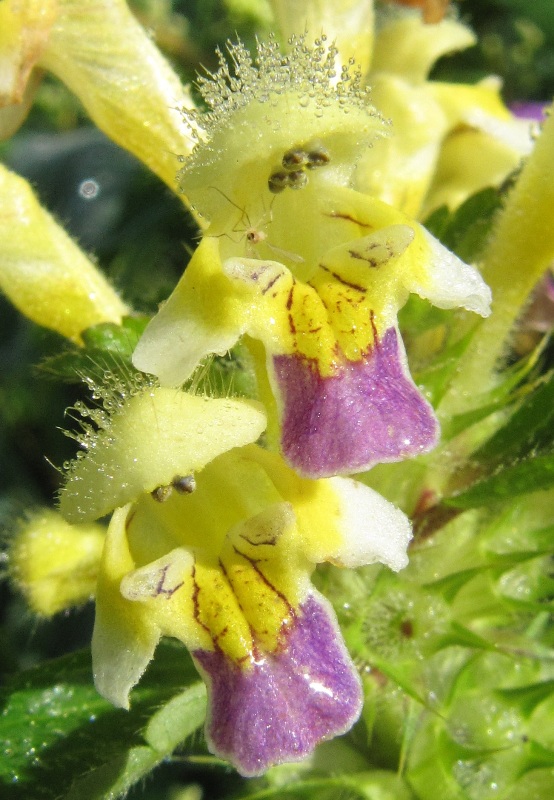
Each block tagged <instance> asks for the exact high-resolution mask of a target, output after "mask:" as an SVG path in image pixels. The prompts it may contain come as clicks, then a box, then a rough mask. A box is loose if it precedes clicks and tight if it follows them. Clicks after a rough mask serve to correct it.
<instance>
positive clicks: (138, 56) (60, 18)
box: [0, 0, 193, 189]
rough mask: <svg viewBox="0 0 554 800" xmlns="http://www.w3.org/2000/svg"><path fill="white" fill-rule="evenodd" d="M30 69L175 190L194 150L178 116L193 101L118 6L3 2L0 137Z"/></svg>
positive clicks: (88, 1) (120, 0)
mask: <svg viewBox="0 0 554 800" xmlns="http://www.w3.org/2000/svg"><path fill="white" fill-rule="evenodd" d="M32 67H36V68H37V69H39V68H40V69H43V70H48V71H50V72H52V73H53V74H54V75H56V76H57V77H58V78H59V79H60V80H61V81H63V82H64V83H66V84H67V86H68V87H69V88H70V89H71V90H72V91H73V92H74V93H75V95H76V96H77V97H78V98H79V99H80V100H81V102H82V103H83V105H84V107H85V109H86V110H87V112H88V113H89V114H90V116H91V118H92V120H93V122H94V123H95V124H96V125H97V126H98V127H99V128H100V129H101V130H103V131H104V132H105V133H106V134H107V135H108V136H109V137H110V138H112V139H113V140H114V141H115V142H117V143H118V144H119V145H121V146H122V147H124V148H126V149H127V150H129V151H130V152H131V153H133V154H134V155H136V156H137V157H138V158H140V159H141V160H142V161H143V162H144V163H145V164H147V166H148V167H150V169H151V170H152V171H153V172H155V173H156V174H157V175H158V176H159V177H160V178H161V179H162V180H164V181H165V182H166V184H167V185H168V186H169V187H170V188H172V189H174V187H175V173H176V171H177V168H178V157H179V156H182V155H186V154H187V153H189V152H190V150H191V149H192V145H193V139H192V136H191V133H192V132H191V129H190V127H189V126H188V125H187V124H186V122H185V121H184V119H183V116H182V114H181V109H182V108H183V107H186V108H191V107H192V100H191V98H190V94H189V92H188V90H187V89H186V88H185V87H184V86H183V85H182V84H181V82H180V80H179V78H178V77H177V75H176V74H175V73H174V72H173V70H172V68H171V67H170V66H169V64H168V63H167V62H166V60H165V59H164V58H163V56H162V55H161V54H160V52H159V51H158V49H157V48H156V47H155V45H154V44H153V42H152V41H151V39H150V38H149V37H148V35H147V33H146V32H145V31H144V29H143V28H142V27H141V26H140V25H139V23H138V22H137V21H136V19H135V18H134V16H133V15H132V13H131V12H130V10H129V8H128V6H127V3H126V2H125V1H124V0H46V1H44V0H29V2H18V1H17V0H3V2H2V3H1V4H0V137H2V136H6V135H10V133H12V132H13V128H14V113H15V114H16V116H17V111H18V109H14V108H13V106H11V107H10V105H9V104H13V103H20V102H21V101H22V100H23V99H25V98H24V95H23V93H24V87H25V84H26V81H27V80H28V78H29V76H30V74H31V68H32ZM3 83H8V89H7V90H4V91H3V92H2V84H3ZM2 95H3V97H2ZM2 100H3V102H2ZM3 104H5V105H6V106H7V107H6V108H5V109H2V105H3ZM26 105H27V107H28V105H29V103H28V102H27V103H26ZM6 115H9V120H7V121H6V119H5V117H6ZM3 118H4V119H3ZM22 118H23V114H22V113H20V114H19V115H18V121H19V122H21V121H22Z"/></svg>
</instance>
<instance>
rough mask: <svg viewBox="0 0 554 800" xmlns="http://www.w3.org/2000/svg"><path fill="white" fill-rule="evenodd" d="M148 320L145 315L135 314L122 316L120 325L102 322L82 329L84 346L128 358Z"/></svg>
mask: <svg viewBox="0 0 554 800" xmlns="http://www.w3.org/2000/svg"><path fill="white" fill-rule="evenodd" d="M149 321H150V318H149V317H147V316H136V317H124V318H123V320H122V322H121V325H115V324H114V323H113V322H102V323H100V324H99V325H93V327H92V328H87V330H86V331H83V334H82V338H83V342H84V344H85V347H86V348H90V349H97V350H107V351H109V352H111V353H119V354H120V355H122V356H127V357H128V358H130V357H131V354H132V352H133V350H134V349H135V347H136V345H137V342H138V340H139V339H140V337H141V336H142V334H143V332H144V329H145V328H146V325H147V324H148V322H149Z"/></svg>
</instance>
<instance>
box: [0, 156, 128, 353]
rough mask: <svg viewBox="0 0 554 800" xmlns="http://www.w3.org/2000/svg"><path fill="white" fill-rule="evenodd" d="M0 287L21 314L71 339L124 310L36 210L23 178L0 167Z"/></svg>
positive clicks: (89, 266) (116, 317)
mask: <svg viewBox="0 0 554 800" xmlns="http://www.w3.org/2000/svg"><path fill="white" fill-rule="evenodd" d="M0 289H1V290H2V291H3V292H4V293H5V294H6V295H7V297H8V298H9V299H10V300H11V302H12V303H13V304H14V305H15V306H16V307H17V308H18V309H19V310H20V311H21V312H22V313H23V314H25V315H26V316H28V317H29V318H30V319H32V320H33V322H36V323H38V324H39V325H44V327H46V328H50V329H52V330H54V331H57V332H58V333H61V334H62V335H63V336H67V337H68V338H69V339H73V340H74V341H77V342H78V341H80V333H81V332H82V331H83V330H85V328H88V327H90V326H91V325H97V324H98V323H100V322H115V323H117V324H119V323H120V322H121V317H122V316H123V315H124V314H126V313H128V308H127V306H126V305H125V304H124V303H123V302H122V301H121V300H120V299H119V297H118V296H117V294H116V293H115V291H114V290H113V289H112V288H111V286H110V285H109V283H108V281H107V280H106V278H105V277H104V276H103V275H102V273H101V272H100V271H99V270H98V269H97V268H96V266H95V265H94V264H93V263H92V261H90V260H89V259H88V258H87V257H86V255H85V254H84V253H83V252H82V251H81V250H80V249H79V247H77V245H76V244H75V243H74V242H73V241H72V240H71V239H70V238H69V236H68V235H67V234H66V233H65V231H64V230H63V229H62V228H61V227H60V226H59V225H58V224H57V222H55V220H54V219H53V218H52V217H51V216H50V214H48V212H47V211H46V210H45V209H44V208H42V206H41V205H40V203H39V202H38V200H37V198H36V196H35V194H34V193H33V191H32V189H31V187H30V185H29V184H28V183H27V181H26V180H24V179H23V178H20V177H19V176H18V175H16V174H15V173H13V172H10V171H9V170H8V169H6V168H5V167H3V166H2V165H0Z"/></svg>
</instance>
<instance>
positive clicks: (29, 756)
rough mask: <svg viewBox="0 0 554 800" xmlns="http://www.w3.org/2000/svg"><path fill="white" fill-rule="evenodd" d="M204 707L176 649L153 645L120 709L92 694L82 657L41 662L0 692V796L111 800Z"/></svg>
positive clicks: (164, 752)
mask: <svg viewBox="0 0 554 800" xmlns="http://www.w3.org/2000/svg"><path fill="white" fill-rule="evenodd" d="M184 686H185V687H186V689H185V690H184V691H183V687H184ZM205 709H206V696H205V689H204V685H203V684H202V683H201V682H200V681H199V680H198V675H197V673H196V670H195V669H194V666H193V665H192V661H191V659H190V656H189V655H188V653H187V652H186V650H184V648H182V647H177V646H172V645H171V644H162V645H161V646H160V647H159V648H158V652H157V657H156V659H155V660H154V661H153V662H152V664H151V666H150V668H149V669H148V670H147V672H146V674H145V676H144V677H143V679H142V680H141V682H140V684H139V686H138V687H137V689H135V690H134V692H133V695H132V700H131V710H130V711H124V710H121V709H115V708H113V706H111V705H110V704H109V703H108V702H107V701H105V700H104V699H103V698H102V697H100V695H99V694H98V693H97V692H96V689H95V688H94V686H93V684H92V677H91V665H90V653H89V652H88V651H82V652H79V653H75V654H72V655H70V656H65V657H63V658H61V659H58V660H56V661H53V662H49V663H46V664H42V665H40V666H39V667H36V668H35V669H33V670H29V671H28V672H24V673H21V674H20V675H19V676H17V677H16V678H14V679H12V681H11V683H10V684H9V685H8V686H7V687H6V688H5V689H4V691H3V713H2V716H1V717H0V740H1V741H2V742H3V743H4V752H5V754H6V755H7V756H8V758H6V759H4V760H3V761H1V762H0V796H1V797H2V798H3V800H60V798H63V799H64V800H108V798H114V799H115V798H117V797H119V796H120V795H121V794H123V793H125V792H126V791H128V789H129V788H130V787H131V786H132V785H133V784H134V783H135V782H136V781H137V780H139V779H140V778H141V777H143V776H144V775H146V774H147V773H148V772H150V770H151V769H153V768H154V767H155V766H156V764H158V763H159V762H160V761H161V760H162V759H163V758H165V757H167V756H168V755H169V754H170V753H171V751H172V750H173V749H174V748H175V747H176V746H177V745H178V744H179V743H180V742H182V741H183V740H184V739H185V738H187V737H188V736H190V734H191V733H193V732H194V731H195V730H196V729H197V728H198V727H199V726H200V725H201V724H202V722H203V719H204V716H205Z"/></svg>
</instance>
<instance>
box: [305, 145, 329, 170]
mask: <svg viewBox="0 0 554 800" xmlns="http://www.w3.org/2000/svg"><path fill="white" fill-rule="evenodd" d="M330 160H331V156H330V155H329V151H328V150H327V148H326V147H314V149H313V150H310V152H309V153H308V163H307V164H306V166H307V167H308V169H316V168H317V167H324V166H325V164H328V163H329V162H330Z"/></svg>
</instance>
